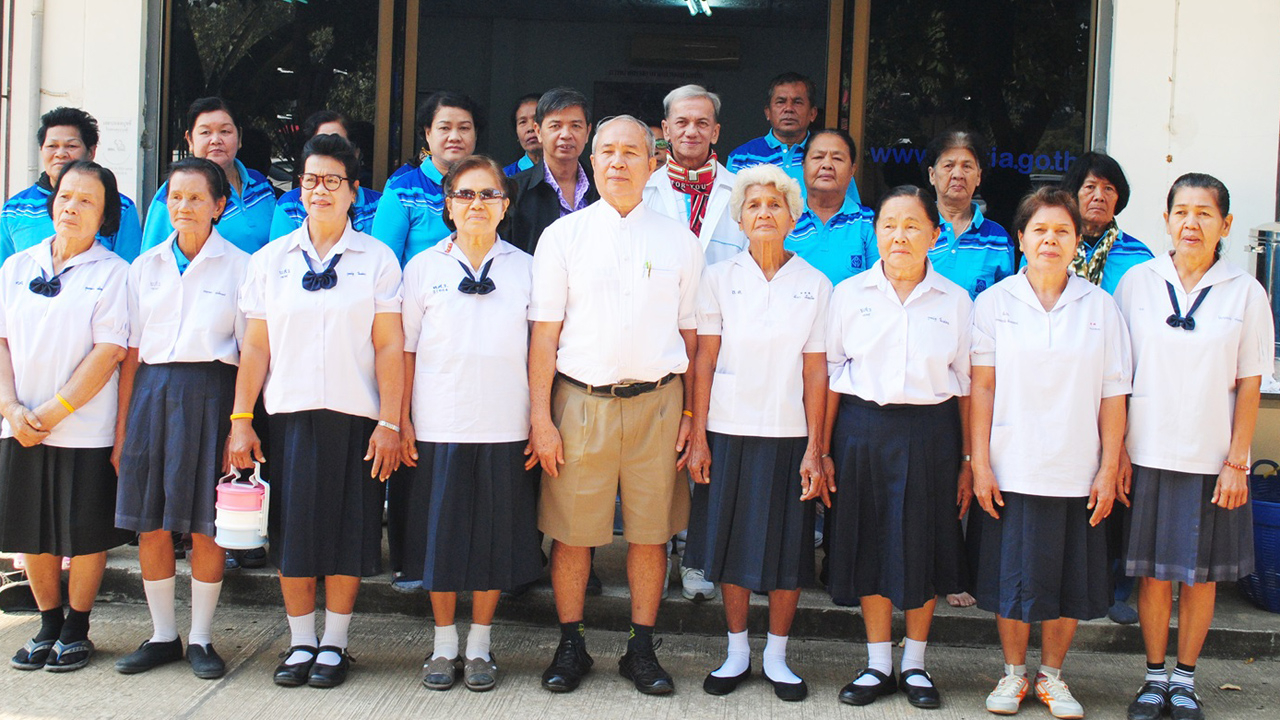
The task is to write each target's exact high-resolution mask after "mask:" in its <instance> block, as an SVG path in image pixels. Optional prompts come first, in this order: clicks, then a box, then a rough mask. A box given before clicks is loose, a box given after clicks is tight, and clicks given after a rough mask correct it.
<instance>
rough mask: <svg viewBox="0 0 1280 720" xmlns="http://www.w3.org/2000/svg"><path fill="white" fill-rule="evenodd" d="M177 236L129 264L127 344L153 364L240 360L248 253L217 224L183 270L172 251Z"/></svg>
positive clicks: (235, 362) (144, 360)
mask: <svg viewBox="0 0 1280 720" xmlns="http://www.w3.org/2000/svg"><path fill="white" fill-rule="evenodd" d="M177 237H178V234H177V233H173V234H171V235H170V236H169V239H168V240H166V241H164V242H162V243H160V244H159V245H157V246H155V247H153V248H151V249H150V250H147V251H146V252H144V253H142V255H141V256H139V257H138V259H137V260H135V261H134V262H133V265H132V266H131V267H130V268H129V347H133V348H138V359H139V360H141V361H142V362H144V363H148V364H151V365H158V364H161V363H175V362H214V361H216V362H224V363H227V364H228V365H238V364H240V341H241V340H242V339H243V338H244V313H242V312H240V303H239V300H240V286H241V285H242V284H244V276H245V269H246V268H247V267H248V266H249V253H247V252H245V251H243V250H241V249H240V248H238V247H236V246H235V245H232V244H231V243H230V242H228V241H227V240H226V239H224V238H223V237H222V236H221V235H219V234H218V230H217V228H215V229H214V230H213V232H212V233H211V234H210V235H209V239H208V240H206V241H205V243H204V247H202V248H200V252H199V253H197V254H196V256H195V257H194V258H191V264H190V265H188V266H187V269H186V272H182V273H179V272H178V261H177V258H176V256H174V254H173V253H174V247H173V245H174V243H176V242H177Z"/></svg>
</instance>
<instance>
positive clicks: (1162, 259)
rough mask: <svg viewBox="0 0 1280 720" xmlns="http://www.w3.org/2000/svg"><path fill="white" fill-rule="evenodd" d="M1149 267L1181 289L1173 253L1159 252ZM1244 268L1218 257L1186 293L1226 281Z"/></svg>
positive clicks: (1236, 275)
mask: <svg viewBox="0 0 1280 720" xmlns="http://www.w3.org/2000/svg"><path fill="white" fill-rule="evenodd" d="M1151 269H1152V270H1154V271H1155V273H1156V274H1157V275H1159V276H1160V277H1161V278H1162V279H1163V280H1165V281H1166V282H1168V283H1171V284H1172V285H1173V286H1174V287H1175V288H1177V289H1178V290H1181V289H1182V279H1181V278H1179V277H1178V269H1177V268H1176V267H1174V265H1173V253H1172V252H1167V253H1160V254H1159V255H1157V256H1156V258H1155V260H1154V261H1152V263H1151ZM1244 274H1245V273H1244V270H1241V269H1240V268H1238V267H1236V266H1235V265H1232V264H1231V263H1230V262H1228V261H1227V259H1226V258H1218V259H1217V260H1216V261H1215V262H1214V263H1213V265H1212V266H1210V267H1209V270H1208V271H1207V272H1205V274H1204V277H1202V278H1200V282H1198V283H1196V286H1195V287H1193V288H1191V292H1190V293H1187V294H1188V295H1190V294H1192V293H1194V292H1196V291H1197V290H1199V289H1200V288H1207V287H1209V286H1211V285H1217V284H1218V283H1223V282H1227V281H1228V280H1232V279H1234V278H1236V277H1238V276H1240V275H1244Z"/></svg>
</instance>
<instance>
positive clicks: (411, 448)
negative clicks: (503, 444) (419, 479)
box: [400, 420, 527, 469]
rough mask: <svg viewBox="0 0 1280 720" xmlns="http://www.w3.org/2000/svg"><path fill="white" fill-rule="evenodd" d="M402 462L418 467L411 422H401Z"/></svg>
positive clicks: (414, 434) (416, 443)
mask: <svg viewBox="0 0 1280 720" xmlns="http://www.w3.org/2000/svg"><path fill="white" fill-rule="evenodd" d="M400 462H401V463H402V464H404V465H405V467H418V434H417V433H416V432H414V431H413V421H411V420H401V421H400ZM526 469H527V468H526Z"/></svg>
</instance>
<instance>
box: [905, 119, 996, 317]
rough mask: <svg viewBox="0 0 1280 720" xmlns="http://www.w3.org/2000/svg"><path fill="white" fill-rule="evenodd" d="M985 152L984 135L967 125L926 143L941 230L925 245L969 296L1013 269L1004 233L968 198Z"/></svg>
mask: <svg viewBox="0 0 1280 720" xmlns="http://www.w3.org/2000/svg"><path fill="white" fill-rule="evenodd" d="M985 157H987V143H986V140H984V139H983V138H982V136H981V135H978V134H977V133H975V132H970V131H968V130H957V129H951V130H946V131H944V132H943V133H942V134H941V135H938V136H937V137H935V138H934V139H933V140H932V141H931V142H930V143H929V146H928V147H927V148H926V149H925V167H927V168H928V175H929V184H930V185H932V186H933V188H934V190H935V191H936V192H937V195H938V214H939V215H940V216H941V217H942V227H941V230H942V233H941V235H939V236H938V242H937V243H935V244H934V246H933V249H931V250H930V251H929V262H931V263H933V267H934V269H935V270H937V271H938V272H940V273H942V275H943V277H945V278H947V279H948V280H950V281H952V282H954V283H956V284H957V285H959V286H961V287H963V288H964V289H965V290H968V291H969V296H970V297H971V298H976V297H978V293H980V292H982V291H983V290H986V289H987V288H989V287H991V286H992V285H995V284H996V283H997V282H999V281H1000V280H1002V279H1003V278H1006V277H1008V276H1010V275H1012V274H1013V271H1014V264H1013V242H1012V241H1010V240H1009V233H1007V232H1005V229H1004V228H1002V227H1000V226H999V225H997V224H996V223H995V222H994V221H992V220H989V219H987V218H986V217H984V216H983V214H982V210H980V209H979V208H978V203H976V202H974V201H973V195H974V193H975V192H977V190H978V185H980V184H981V183H982V170H983V165H982V162H983V158H985Z"/></svg>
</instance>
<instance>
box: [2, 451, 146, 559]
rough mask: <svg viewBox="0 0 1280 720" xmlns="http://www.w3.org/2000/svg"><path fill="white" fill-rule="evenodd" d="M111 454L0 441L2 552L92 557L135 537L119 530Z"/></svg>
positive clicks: (114, 473)
mask: <svg viewBox="0 0 1280 720" xmlns="http://www.w3.org/2000/svg"><path fill="white" fill-rule="evenodd" d="M115 506H116V470H115V468H114V467H112V466H111V448H109V447H105V448H65V447H53V446H51V445H36V446H35V447H29V448H24V447H22V445H21V443H19V442H18V441H17V440H15V439H13V438H5V439H3V440H0V552H11V553H29V554H32V555H40V554H46V553H48V554H53V555H61V556H62V557H74V556H76V555H92V554H93V553H99V552H103V551H104V550H110V549H111V548H113V547H119V546H120V545H123V544H125V543H127V542H129V541H130V540H132V539H133V533H132V532H129V531H128V530H120V529H118V528H117V527H116V524H115V517H114V512H113V511H114V510H115Z"/></svg>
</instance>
